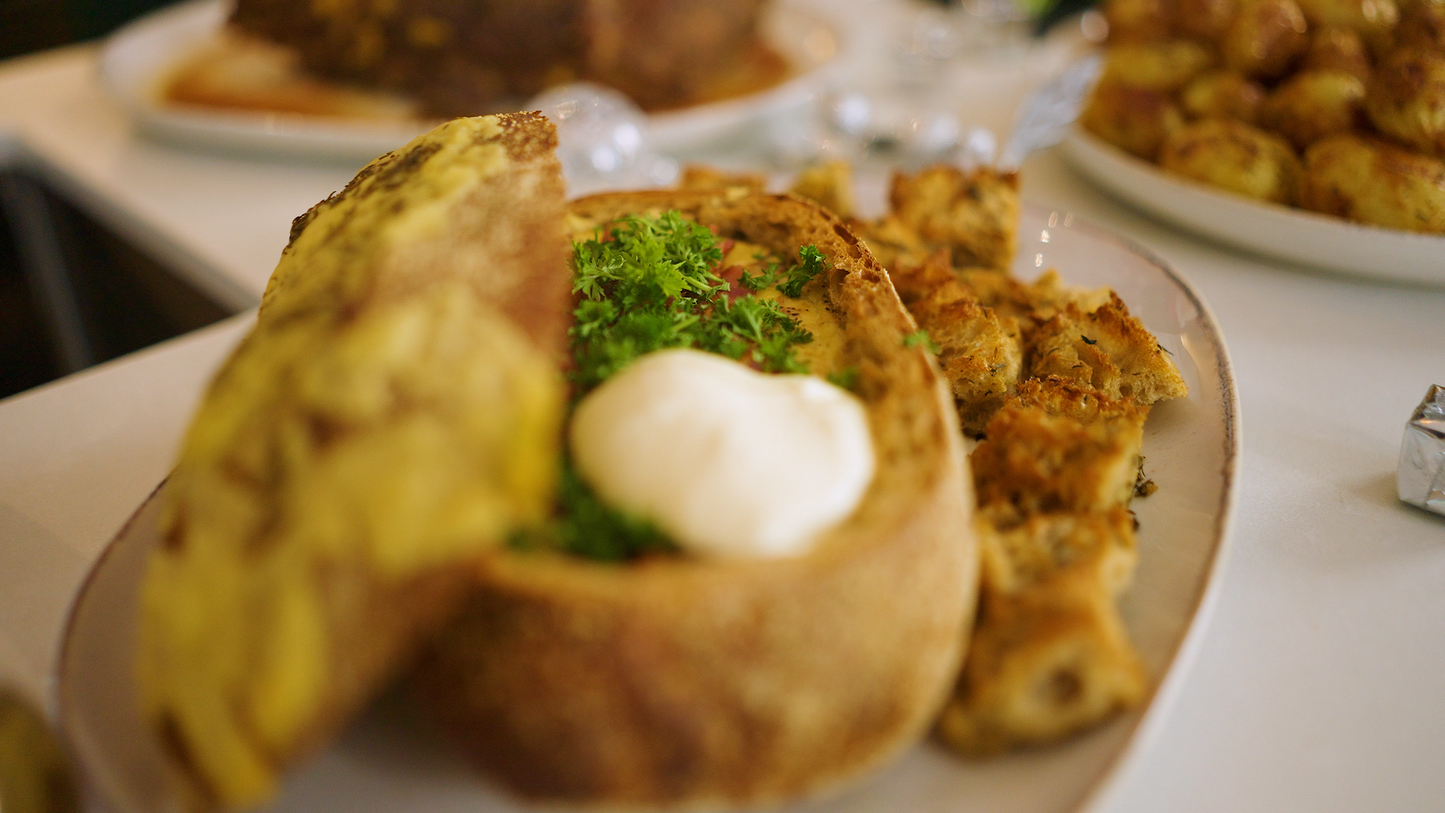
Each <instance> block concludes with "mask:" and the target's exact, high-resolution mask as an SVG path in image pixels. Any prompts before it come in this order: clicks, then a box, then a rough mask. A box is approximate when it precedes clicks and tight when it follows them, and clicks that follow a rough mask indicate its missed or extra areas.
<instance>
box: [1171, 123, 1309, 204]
mask: <svg viewBox="0 0 1445 813" xmlns="http://www.w3.org/2000/svg"><path fill="white" fill-rule="evenodd" d="M1159 165H1160V166H1162V167H1164V168H1165V169H1167V170H1169V171H1170V172H1175V173H1178V174H1180V175H1183V176H1185V177H1187V178H1193V179H1194V180H1197V181H1202V182H1204V183H1207V184H1210V185H1212V186H1218V187H1221V188H1223V189H1228V190H1230V191H1231V192H1237V193H1239V194H1241V195H1246V196H1248V197H1251V198H1258V199H1260V200H1267V201H1273V202H1275V203H1294V202H1295V200H1296V198H1297V197H1298V190H1299V184H1300V176H1301V174H1302V168H1301V166H1300V160H1299V158H1298V157H1297V156H1296V155H1295V153H1294V150H1293V149H1291V148H1290V145H1289V144H1288V143H1287V142H1286V141H1284V139H1282V138H1280V137H1279V136H1276V135H1274V134H1272V133H1266V132H1264V131H1263V130H1260V129H1258V128H1256V127H1252V126H1250V125H1248V124H1245V123H1243V122H1239V121H1228V120H1225V119H1206V120H1204V121H1197V122H1194V123H1192V124H1187V125H1185V126H1183V127H1181V128H1179V129H1178V130H1175V131H1174V132H1173V133H1171V134H1170V135H1169V136H1168V137H1167V138H1165V139H1164V145H1163V146H1162V147H1161V149H1160V151H1159Z"/></svg>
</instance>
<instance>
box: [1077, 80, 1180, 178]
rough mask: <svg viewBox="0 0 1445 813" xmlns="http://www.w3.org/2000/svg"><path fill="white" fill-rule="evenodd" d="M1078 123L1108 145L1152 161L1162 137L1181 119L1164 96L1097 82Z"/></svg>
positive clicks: (1158, 93) (1165, 95) (1172, 104)
mask: <svg viewBox="0 0 1445 813" xmlns="http://www.w3.org/2000/svg"><path fill="white" fill-rule="evenodd" d="M1079 121H1080V124H1082V125H1083V126H1084V128H1085V129H1086V130H1088V131H1089V132H1091V133H1093V134H1094V135H1096V136H1098V137H1099V138H1102V139H1104V140H1105V141H1107V142H1109V143H1110V144H1113V145H1114V146H1116V147H1119V148H1120V149H1123V150H1126V151H1128V152H1131V153H1133V154H1134V155H1137V156H1139V157H1140V158H1144V159H1146V160H1149V161H1153V160H1154V159H1155V158H1156V157H1157V156H1158V155H1159V146H1160V145H1161V144H1163V143H1164V137H1165V136H1167V135H1168V134H1169V133H1170V132H1172V131H1173V130H1175V129H1177V128H1178V127H1180V126H1181V125H1183V124H1184V116H1183V115H1182V114H1181V113H1180V112H1179V108H1178V107H1175V106H1174V102H1173V101H1171V100H1170V99H1169V96H1168V94H1166V93H1162V92H1160V91H1157V90H1146V89H1144V88H1137V87H1131V86H1129V85H1118V84H1111V83H1101V84H1100V85H1099V87H1098V88H1097V89H1096V90H1095V91H1094V96H1093V98H1092V99H1090V100H1089V106H1088V107H1086V108H1084V113H1083V115H1082V116H1081V117H1080V119H1079Z"/></svg>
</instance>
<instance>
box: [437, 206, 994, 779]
mask: <svg viewBox="0 0 1445 813" xmlns="http://www.w3.org/2000/svg"><path fill="white" fill-rule="evenodd" d="M673 209H676V210H680V211H681V212H682V213H683V214H684V216H686V217H688V218H690V219H694V220H696V221H698V222H700V223H702V224H704V225H707V226H709V227H712V228H713V229H714V230H715V231H716V232H717V233H718V235H719V236H720V237H722V238H728V239H736V240H743V241H747V242H749V243H754V244H758V245H760V246H762V247H764V248H766V249H767V250H769V251H772V252H775V253H776V254H778V255H780V256H781V257H783V258H784V259H785V261H788V260H792V261H795V260H796V258H797V257H798V250H799V248H800V247H802V246H805V245H815V246H817V247H818V249H820V250H821V251H822V253H823V255H824V256H825V257H826V259H827V261H828V268H829V270H827V271H826V272H825V275H826V276H825V277H824V278H823V279H821V280H815V281H814V282H813V283H811V284H810V286H811V295H812V296H813V297H814V298H815V299H819V298H820V301H821V302H822V303H823V304H824V305H825V306H826V309H827V311H828V312H829V313H830V314H831V316H832V318H833V319H835V320H836V322H837V323H838V324H839V325H840V326H841V331H834V332H833V335H834V336H835V337H836V338H833V339H829V338H828V337H826V336H824V337H822V338H820V340H833V341H839V342H841V345H842V346H841V348H840V349H839V354H840V358H841V359H842V360H843V361H844V362H845V363H846V365H847V366H856V368H857V383H856V385H855V387H854V391H855V392H856V393H857V395H858V396H859V397H860V398H861V399H862V401H863V402H864V404H865V405H866V408H867V412H868V415H869V420H870V425H871V429H872V434H873V440H874V445H875V452H876V456H877V473H876V475H875V478H874V480H873V482H872V484H871V485H870V486H869V488H868V491H867V493H866V495H865V496H864V498H863V500H862V502H861V504H860V505H859V507H858V508H857V510H856V512H855V513H854V514H853V515H852V516H851V517H849V518H848V519H847V520H845V521H844V522H843V523H842V524H840V525H839V526H837V527H835V528H833V529H832V530H830V531H828V532H826V534H825V536H824V538H823V539H822V540H821V542H820V544H819V545H818V547H817V548H816V549H815V550H814V551H813V552H812V553H810V554H808V555H805V556H802V557H798V558H792V559H780V560H749V561H734V560H705V559H700V558H692V557H689V556H685V555H679V556H661V557H649V558H646V559H643V560H640V561H637V562H634V563H629V564H621V565H618V564H604V563H598V562H593V561H589V560H585V559H581V558H577V557H573V556H569V555H565V554H561V553H546V552H534V551H526V552H523V551H502V552H499V553H498V555H496V556H494V557H491V558H489V559H488V560H487V561H486V562H485V563H484V565H483V567H482V571H481V574H480V586H479V587H478V589H476V591H475V592H474V593H473V594H472V596H471V598H470V599H469V601H468V603H467V605H466V607H465V609H464V610H463V612H462V614H461V616H460V618H459V620H458V621H457V622H455V623H453V624H452V625H450V626H449V627H448V628H447V631H446V632H445V633H443V635H442V636H441V637H440V639H439V640H438V641H437V642H436V643H435V645H434V646H433V647H432V649H431V650H430V652H429V655H428V656H427V657H426V658H425V659H424V662H423V665H422V668H421V670H420V672H419V674H418V677H417V681H418V684H417V688H418V691H419V692H420V693H421V694H422V696H423V697H424V698H425V700H426V702H428V703H429V704H430V705H431V706H432V707H434V708H435V709H436V710H437V711H438V712H439V716H440V719H442V720H443V721H444V722H445V724H446V725H448V726H449V727H450V728H451V729H452V730H453V732H454V733H455V734H456V735H457V736H458V737H459V739H460V741H461V742H462V743H463V745H464V746H465V747H466V749H467V750H468V751H469V752H470V754H471V755H472V756H473V757H474V758H475V760H476V761H477V762H478V763H479V764H480V765H481V766H482V767H483V768H484V769H485V770H486V771H487V772H488V773H490V774H491V775H492V776H494V777H495V778H497V779H498V780H500V781H501V782H502V783H504V784H505V785H506V786H507V787H508V788H510V789H511V790H512V791H514V792H516V793H517V794H520V795H522V796H524V797H529V798H533V799H546V800H561V801H568V802H573V803H580V804H587V805H607V806H652V805H679V804H682V805H688V806H692V805H697V804H714V803H722V804H748V805H752V804H763V803H768V802H773V801H778V800H782V799H786V798H792V797H795V796H798V795H800V794H805V793H809V792H813V791H817V790H819V789H822V788H826V787H829V786H833V785H836V784H838V783H840V782H842V781H844V780H847V779H848V778H850V777H854V776H857V775H859V774H860V773H861V772H863V771H866V770H868V769H869V768H872V767H874V766H877V765H879V764H881V763H883V762H885V761H887V760H889V759H890V758H892V757H894V756H895V755H896V754H898V753H899V752H900V751H901V750H902V749H904V748H905V747H906V746H908V745H909V744H911V743H913V742H915V741H916V740H918V739H919V738H920V737H921V736H922V735H923V734H924V732H925V731H926V730H927V729H928V727H929V725H930V724H931V722H932V720H933V719H934V715H935V713H936V712H937V710H938V708H939V707H940V705H941V704H942V702H943V700H944V698H945V696H946V694H947V693H948V690H949V689H950V687H951V685H952V683H953V680H954V677H955V675H956V673H957V667H958V664H959V661H960V658H961V657H962V654H963V653H962V648H963V646H964V642H966V641H967V639H968V635H967V631H968V629H969V625H970V623H971V616H972V611H973V606H974V598H975V590H976V555H975V549H974V544H975V543H974V538H973V535H972V532H971V516H970V514H971V506H972V505H973V497H972V493H971V491H970V487H969V480H968V478H966V477H965V476H964V464H965V463H964V458H963V453H962V450H961V442H960V435H959V431H958V426H957V417H956V413H955V410H954V407H953V402H952V398H951V397H950V396H949V394H948V390H947V387H946V386H945V384H944V382H943V381H942V380H941V377H940V374H939V372H938V369H937V366H936V365H935V363H934V362H933V360H932V359H931V357H930V356H929V355H928V353H927V352H926V351H925V350H924V348H923V347H922V346H919V345H918V343H916V342H911V341H905V339H906V337H907V336H908V334H910V333H911V332H912V331H913V330H915V326H914V324H913V321H912V319H911V318H910V317H909V316H908V314H907V312H906V311H905V310H904V308H903V306H902V304H900V302H899V299H898V296H897V294H896V293H895V292H894V290H893V287H892V285H891V283H890V282H889V279H888V275H887V273H886V272H885V271H884V270H883V269H882V268H881V267H880V266H879V264H878V263H877V261H876V260H874V258H873V257H872V255H871V254H870V253H869V252H868V249H867V248H866V247H865V246H864V245H863V244H862V243H861V241H860V240H859V239H858V238H857V237H855V236H854V235H853V234H852V233H851V232H850V231H849V230H848V229H847V228H846V227H845V226H844V225H843V224H842V222H841V221H839V220H838V219H837V218H835V217H834V216H832V215H831V214H829V213H827V212H826V211H825V210H824V209H822V208H821V207H819V206H817V205H815V204H813V203H811V202H809V201H805V200H803V199H800V198H796V197H792V196H789V195H766V194H759V193H749V194H743V193H742V192H741V190H734V191H733V192H731V193H729V192H727V191H722V192H697V191H650V192H637V193H619V194H605V195H598V196H594V197H589V198H585V199H582V200H579V201H576V202H574V203H573V204H572V205H571V216H570V219H569V226H570V228H571V229H572V231H573V234H574V238H576V237H579V236H590V233H591V230H592V229H593V228H594V227H595V226H597V225H602V224H606V223H608V222H610V221H613V220H616V219H617V218H619V217H621V216H624V215H627V214H634V213H637V214H656V213H660V212H663V211H668V210H673ZM815 335H818V334H817V332H816V331H815ZM910 345H912V346H910ZM815 372H820V373H821V372H827V371H821V370H815Z"/></svg>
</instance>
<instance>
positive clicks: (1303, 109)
mask: <svg viewBox="0 0 1445 813" xmlns="http://www.w3.org/2000/svg"><path fill="white" fill-rule="evenodd" d="M1364 98H1365V83H1364V82H1361V81H1360V79H1359V77H1357V76H1355V75H1353V74H1350V73H1346V72H1344V71H1336V70H1320V71H1300V72H1299V73H1297V74H1295V75H1294V76H1291V77H1290V78H1289V79H1287V80H1285V83H1284V84H1282V85H1280V86H1279V87H1278V88H1276V89H1275V91H1274V92H1273V93H1271V94H1270V95H1269V98H1267V99H1265V100H1264V104H1263V105H1261V106H1260V108H1259V124H1260V126H1261V127H1264V128H1265V129H1267V130H1273V131H1274V132H1276V133H1279V134H1280V135H1282V136H1284V137H1285V138H1287V139H1289V140H1290V142H1291V143H1292V144H1294V145H1295V147H1296V148H1297V149H1299V150H1301V151H1303V150H1304V149H1305V148H1306V147H1308V146H1309V145H1311V144H1313V143H1315V142H1316V141H1319V140H1320V139H1322V138H1324V137H1325V136H1330V135H1334V134H1335V133H1347V132H1349V131H1351V130H1353V129H1355V127H1356V126H1357V125H1358V124H1360V123H1361V122H1362V121H1363V119H1364V110H1363V106H1362V103H1363V101H1364Z"/></svg>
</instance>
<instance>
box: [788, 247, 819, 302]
mask: <svg viewBox="0 0 1445 813" xmlns="http://www.w3.org/2000/svg"><path fill="white" fill-rule="evenodd" d="M822 271H823V252H821V251H819V250H818V247H817V246H803V247H802V248H800V249H798V264H797V265H795V266H793V267H792V268H790V269H788V277H787V279H785V280H783V282H782V283H781V284H779V285H778V290H779V291H781V292H782V293H783V295H784V296H791V297H792V298H794V299H797V298H798V297H800V296H802V295H803V286H804V285H807V284H808V281H809V280H811V279H812V278H813V277H816V276H818V274H819V273H821V272H822Z"/></svg>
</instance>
